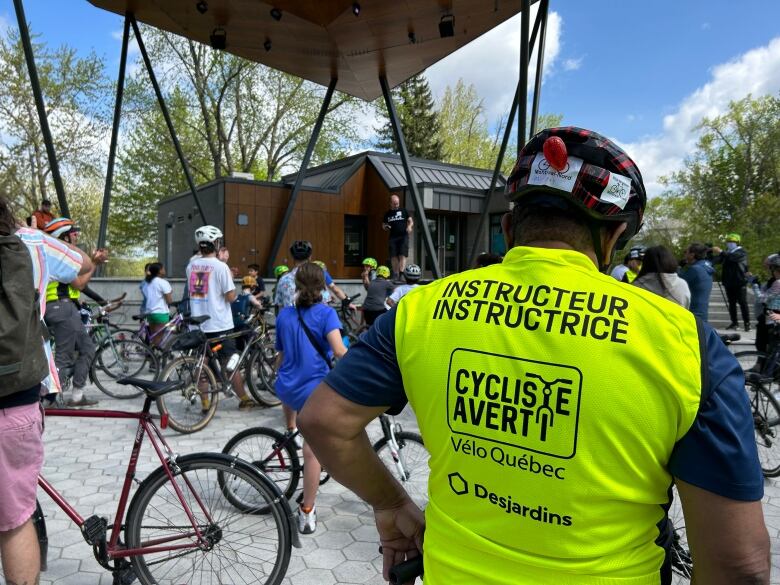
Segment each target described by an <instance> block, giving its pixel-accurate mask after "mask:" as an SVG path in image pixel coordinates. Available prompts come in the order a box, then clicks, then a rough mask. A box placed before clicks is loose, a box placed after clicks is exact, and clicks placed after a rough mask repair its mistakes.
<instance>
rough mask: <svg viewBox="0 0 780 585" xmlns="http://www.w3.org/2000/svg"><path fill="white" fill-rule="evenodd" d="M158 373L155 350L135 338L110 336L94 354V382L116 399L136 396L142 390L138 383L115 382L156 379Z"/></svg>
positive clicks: (92, 372)
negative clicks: (129, 379)
mask: <svg viewBox="0 0 780 585" xmlns="http://www.w3.org/2000/svg"><path fill="white" fill-rule="evenodd" d="M157 372H158V364H157V357H156V356H155V355H154V351H152V349H151V348H150V347H149V346H148V345H145V344H143V343H141V342H140V341H136V340H135V339H123V340H121V341H118V340H116V339H107V340H106V341H104V342H103V344H102V345H101V346H100V348H99V349H98V350H97V353H95V357H94V359H93V360H92V365H91V366H90V374H91V378H92V381H93V382H95V385H96V386H97V387H98V388H100V390H102V391H103V392H104V393H105V394H108V395H109V396H111V397H113V398H135V397H136V396H140V395H141V394H142V393H143V392H142V391H140V390H138V389H137V388H136V387H135V386H130V385H128V386H120V385H119V384H116V381H117V380H118V379H119V378H141V379H144V380H154V379H155V377H156V376H157Z"/></svg>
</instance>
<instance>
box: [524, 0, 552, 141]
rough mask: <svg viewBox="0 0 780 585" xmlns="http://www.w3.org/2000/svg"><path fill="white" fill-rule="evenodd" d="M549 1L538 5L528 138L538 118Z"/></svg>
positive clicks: (544, 0)
mask: <svg viewBox="0 0 780 585" xmlns="http://www.w3.org/2000/svg"><path fill="white" fill-rule="evenodd" d="M549 4H550V0H542V2H541V4H540V5H539V13H538V14H537V20H538V18H540V17H541V19H542V26H541V28H540V29H539V46H538V47H537V51H536V79H535V80H534V101H533V106H532V107H531V129H530V132H529V133H528V137H529V138H530V137H531V136H533V135H535V134H536V122H537V120H538V118H539V98H540V97H541V94H542V69H543V67H544V39H545V38H546V37H547V7H548V6H549Z"/></svg>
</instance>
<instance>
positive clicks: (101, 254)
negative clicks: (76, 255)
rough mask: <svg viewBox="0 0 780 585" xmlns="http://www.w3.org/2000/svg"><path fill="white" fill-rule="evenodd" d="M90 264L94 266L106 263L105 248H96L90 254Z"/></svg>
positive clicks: (106, 254) (106, 252) (106, 251)
mask: <svg viewBox="0 0 780 585" xmlns="http://www.w3.org/2000/svg"><path fill="white" fill-rule="evenodd" d="M92 262H93V263H94V264H105V263H106V262H108V250H106V249H105V248H98V249H97V250H95V251H94V252H93V253H92Z"/></svg>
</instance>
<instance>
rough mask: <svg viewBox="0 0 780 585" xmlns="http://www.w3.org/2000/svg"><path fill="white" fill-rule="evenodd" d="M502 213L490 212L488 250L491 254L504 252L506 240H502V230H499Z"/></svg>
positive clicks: (502, 253)
mask: <svg viewBox="0 0 780 585" xmlns="http://www.w3.org/2000/svg"><path fill="white" fill-rule="evenodd" d="M502 215H504V214H503V213H491V214H490V234H489V235H488V237H489V238H490V242H488V243H489V244H490V252H491V253H492V254H500V255H502V256H503V255H504V254H506V242H504V232H503V231H501V216H502Z"/></svg>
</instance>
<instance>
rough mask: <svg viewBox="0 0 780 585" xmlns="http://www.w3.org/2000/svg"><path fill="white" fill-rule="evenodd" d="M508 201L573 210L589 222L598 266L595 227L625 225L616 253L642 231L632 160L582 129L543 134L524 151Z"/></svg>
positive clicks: (641, 202)
mask: <svg viewBox="0 0 780 585" xmlns="http://www.w3.org/2000/svg"><path fill="white" fill-rule="evenodd" d="M506 197H507V200H509V201H511V202H514V203H515V205H522V206H527V207H533V206H539V207H558V208H562V209H571V210H574V211H576V212H578V213H580V214H581V215H584V217H585V218H586V219H587V220H588V224H589V225H590V229H591V234H592V235H593V240H594V241H593V244H594V248H595V251H596V255H597V256H598V260H599V263H600V264H601V265H602V266H603V265H604V264H608V263H609V259H608V258H606V259H605V258H603V257H602V256H603V254H602V250H601V242H600V236H599V230H598V228H599V227H601V225H603V224H604V223H607V222H611V223H618V222H626V223H627V224H628V225H627V227H626V230H625V231H624V232H623V233H622V234H621V235H620V238H619V239H618V241H617V243H616V245H615V250H619V249H621V248H623V247H624V246H625V245H626V243H627V242H628V241H629V240H630V239H631V238H633V237H634V236H635V235H636V234H637V232H638V231H639V229H640V228H641V227H642V216H643V214H644V210H645V205H646V203H647V194H646V192H645V186H644V183H643V181H642V174H641V173H640V172H639V169H638V168H637V166H636V164H635V163H634V161H633V160H631V158H630V157H629V156H628V155H627V154H626V153H625V152H624V151H623V150H622V149H621V148H620V147H618V146H617V145H616V144H615V143H614V142H612V141H611V140H609V139H608V138H605V137H603V136H601V135H600V134H597V133H596V132H593V131H591V130H585V129H583V128H577V127H574V126H565V127H560V128H548V129H546V130H542V131H541V132H539V133H538V134H537V135H536V136H534V137H533V138H531V140H530V141H529V142H528V143H527V144H526V145H525V146H524V147H523V149H522V150H521V151H520V156H519V157H518V159H517V162H516V164H515V166H514V169H513V170H512V173H511V174H510V175H509V179H508V180H507V185H506Z"/></svg>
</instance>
